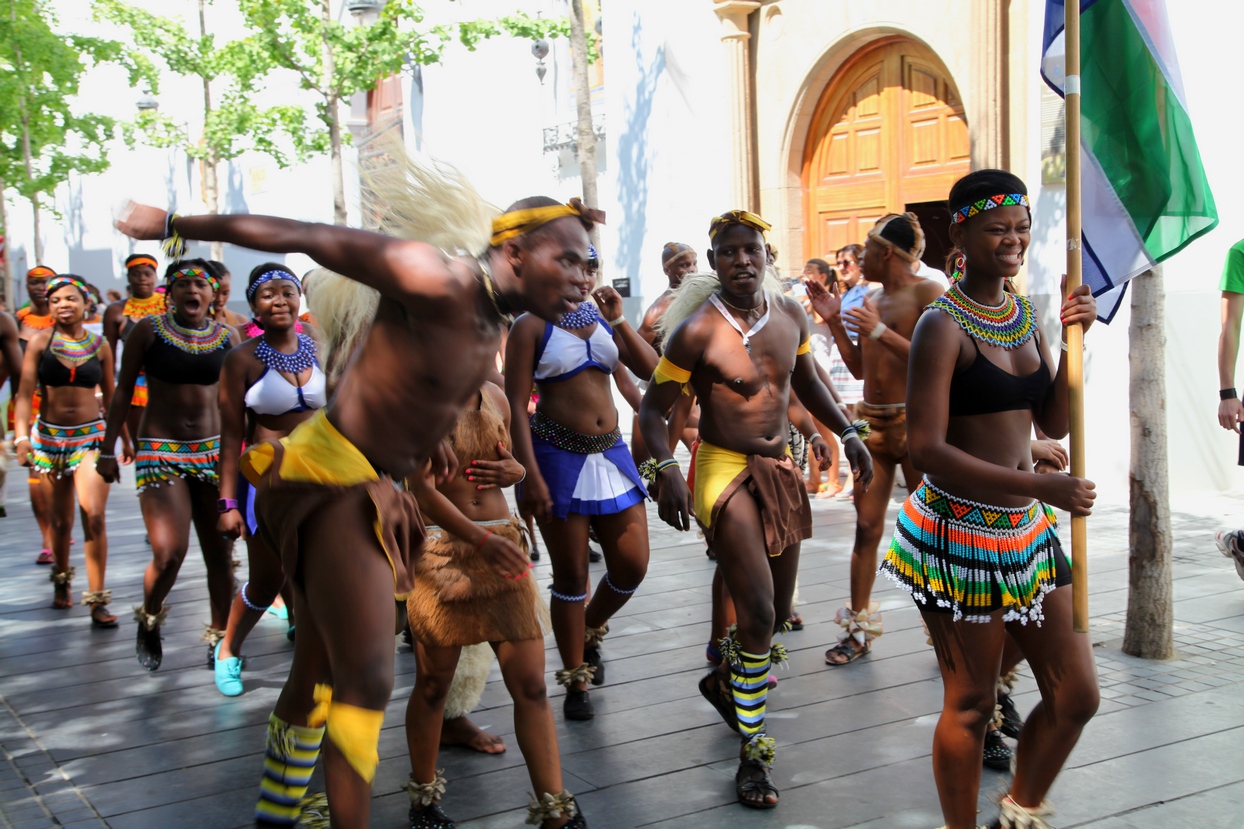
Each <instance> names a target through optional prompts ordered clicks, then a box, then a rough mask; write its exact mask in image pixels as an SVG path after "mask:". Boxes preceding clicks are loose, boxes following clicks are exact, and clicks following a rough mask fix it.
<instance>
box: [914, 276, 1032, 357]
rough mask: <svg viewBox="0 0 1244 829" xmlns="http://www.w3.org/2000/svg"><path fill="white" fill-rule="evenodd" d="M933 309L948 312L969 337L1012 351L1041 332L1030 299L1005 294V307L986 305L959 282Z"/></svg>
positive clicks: (936, 301) (952, 286)
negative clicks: (965, 289) (967, 291)
mask: <svg viewBox="0 0 1244 829" xmlns="http://www.w3.org/2000/svg"><path fill="white" fill-rule="evenodd" d="M929 307H930V308H936V309H938V310H939V311H944V312H945V313H947V314H949V315H950V317H951V318H952V319H953V320H954V321H955V322H957V323H959V327H960V328H962V329H963V330H964V331H966V332H967V334H968V336H969V337H971V338H973V339H975V340H980V341H981V342H983V343H989V344H990V345H997V346H1001V347H1002V348H1004V349H1006V350H1007V351H1010V350H1011V349H1014V348H1019V347H1020V346H1021V345H1023V344H1024V343H1026V342H1028V340H1030V339H1032V335H1033V334H1034V333H1036V330H1037V315H1036V314H1035V313H1033V310H1032V303H1031V302H1029V301H1028V297H1025V296H1016V295H1015V294H1012V293H1004V294H1003V296H1002V304H1001V305H982V304H980V303H979V302H977V301H976V300H974V299H972V298H971V297H970V296H968V295H967V294H965V293H964V292H963V289H962V288H961V287H960V283H958V282H956V283H955V284H954V285H951V286H950V289H949V290H948V291H946V293H944V294H942V295H941V296H940V297H938V298H937V299H935V300H934V301H933V302H931V303H929Z"/></svg>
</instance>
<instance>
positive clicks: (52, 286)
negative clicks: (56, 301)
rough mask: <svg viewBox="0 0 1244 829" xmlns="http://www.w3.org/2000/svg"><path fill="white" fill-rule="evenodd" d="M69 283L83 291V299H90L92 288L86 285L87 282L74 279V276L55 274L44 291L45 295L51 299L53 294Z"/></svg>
mask: <svg viewBox="0 0 1244 829" xmlns="http://www.w3.org/2000/svg"><path fill="white" fill-rule="evenodd" d="M67 285H72V286H73V287H75V288H77V289H78V290H79V291H81V292H82V298H83V299H89V298H90V295H91V292H90V290H89V289H88V288H87V287H86V283H85V282H80V281H78V280H77V279H74V278H73V277H72V276H54V277H52V279H51V280H50V281H49V282H48V287H47V291H45V292H44V296H46V297H48V298H49V299H50V298H51V297H52V294H54V293H56V292H57V291H59V290H60V289H61V288H64V287H65V286H67Z"/></svg>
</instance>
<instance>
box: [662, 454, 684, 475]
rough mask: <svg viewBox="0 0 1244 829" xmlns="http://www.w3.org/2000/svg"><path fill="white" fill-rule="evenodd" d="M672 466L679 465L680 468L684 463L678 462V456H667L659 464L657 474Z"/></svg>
mask: <svg viewBox="0 0 1244 829" xmlns="http://www.w3.org/2000/svg"><path fill="white" fill-rule="evenodd" d="M671 466H677V467H678V468H679V469H682V464H680V463H679V462H678V459H677V458H666V459H665V460H663V461H661V462H660V463H658V464H657V474H658V475H659V474H661V472H662V471H663V470H665V469H669V468H670V467H671Z"/></svg>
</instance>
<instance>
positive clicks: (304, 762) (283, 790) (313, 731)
mask: <svg viewBox="0 0 1244 829" xmlns="http://www.w3.org/2000/svg"><path fill="white" fill-rule="evenodd" d="M323 739H324V727H323V726H320V727H319V728H306V727H303V726H298V725H290V724H289V723H287V722H285V721H284V720H282V719H280V718H279V717H277V715H276V714H273V715H272V716H270V717H269V718H268V744H267V747H266V750H265V751H264V760H263V780H262V781H261V782H260V784H259V804H258V805H256V806H255V820H257V821H259V822H260V825H262V826H296V825H298V820H299V817H300V815H301V807H300V806H299V801H300V800H302V797H303V795H305V794H306V793H307V785H308V784H309V783H310V782H311V773H312V772H313V771H315V761H316V758H317V757H319V755H320V743H321V742H322V741H323Z"/></svg>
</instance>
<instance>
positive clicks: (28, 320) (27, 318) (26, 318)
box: [17, 306, 55, 331]
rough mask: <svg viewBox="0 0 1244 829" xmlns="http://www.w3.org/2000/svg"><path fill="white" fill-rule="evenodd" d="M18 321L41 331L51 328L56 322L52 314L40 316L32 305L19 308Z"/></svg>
mask: <svg viewBox="0 0 1244 829" xmlns="http://www.w3.org/2000/svg"><path fill="white" fill-rule="evenodd" d="M17 321H18V322H20V323H21V324H22V325H24V326H26V327H27V328H34V329H36V330H39V331H43V330H44V329H47V328H51V327H52V326H53V325H54V324H55V323H54V321H53V320H52V315H51V314H43V315H42V316H40V315H39V314H36V313H35V312H34V309H33V308H31V307H30V306H27V307H25V308H19V309H18V310H17Z"/></svg>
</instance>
